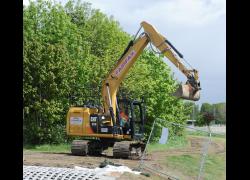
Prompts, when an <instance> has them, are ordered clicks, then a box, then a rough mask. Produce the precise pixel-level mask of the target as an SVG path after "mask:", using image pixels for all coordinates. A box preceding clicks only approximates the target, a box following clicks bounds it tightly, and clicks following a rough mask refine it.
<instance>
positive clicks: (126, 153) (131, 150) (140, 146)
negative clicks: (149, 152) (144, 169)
mask: <svg viewBox="0 0 250 180" xmlns="http://www.w3.org/2000/svg"><path fill="white" fill-rule="evenodd" d="M144 149H145V144H144V143H142V142H135V141H122V142H116V143H115V144H114V147H113V157H115V158H128V159H138V158H140V157H141V155H142V152H143V150H144Z"/></svg>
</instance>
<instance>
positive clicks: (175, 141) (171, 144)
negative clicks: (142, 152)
mask: <svg viewBox="0 0 250 180" xmlns="http://www.w3.org/2000/svg"><path fill="white" fill-rule="evenodd" d="M186 146H188V140H187V138H186V137H182V136H176V137H171V138H169V140H168V142H167V144H159V143H153V144H148V146H147V149H148V151H149V152H153V151H164V150H166V149H179V148H184V147H186Z"/></svg>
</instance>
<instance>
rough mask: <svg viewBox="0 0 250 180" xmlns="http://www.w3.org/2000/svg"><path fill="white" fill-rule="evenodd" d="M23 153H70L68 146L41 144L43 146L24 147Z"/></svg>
mask: <svg viewBox="0 0 250 180" xmlns="http://www.w3.org/2000/svg"><path fill="white" fill-rule="evenodd" d="M23 150H24V151H37V152H54V153H66V152H70V144H43V145H25V146H24V147H23Z"/></svg>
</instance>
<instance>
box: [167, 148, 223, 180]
mask: <svg viewBox="0 0 250 180" xmlns="http://www.w3.org/2000/svg"><path fill="white" fill-rule="evenodd" d="M200 160H201V155H181V156H170V157H167V158H166V161H165V165H167V166H168V167H170V168H172V169H175V170H178V171H180V172H181V173H182V174H183V175H187V176H190V177H193V178H195V177H197V176H198V173H199V168H200ZM203 170H204V171H203V177H204V179H205V180H223V179H226V154H225V153H222V154H210V155H208V156H207V157H206V161H205V164H204V169H203Z"/></svg>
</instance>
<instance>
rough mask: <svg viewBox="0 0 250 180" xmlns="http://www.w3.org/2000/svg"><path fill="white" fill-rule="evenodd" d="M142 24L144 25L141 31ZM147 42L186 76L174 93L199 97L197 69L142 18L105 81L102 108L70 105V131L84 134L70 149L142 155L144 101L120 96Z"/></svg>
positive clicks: (133, 155) (184, 96)
mask: <svg viewBox="0 0 250 180" xmlns="http://www.w3.org/2000/svg"><path fill="white" fill-rule="evenodd" d="M141 28H143V29H144V32H142V33H141V34H140V35H138V34H139V32H140V30H141ZM148 43H152V44H153V45H154V46H155V47H156V48H157V49H158V50H159V51H160V52H161V53H162V54H164V55H165V56H166V57H167V59H169V60H170V61H171V62H172V63H173V64H174V65H175V66H176V67H177V68H178V69H179V70H180V71H181V72H182V73H183V74H184V75H185V76H186V77H187V81H186V83H185V84H184V85H181V86H180V87H179V88H178V89H177V91H176V93H174V95H175V96H177V97H179V98H183V99H187V100H192V101H198V100H199V99H200V89H201V88H200V82H199V77H198V71H197V70H195V69H187V68H186V67H185V66H184V65H183V63H182V62H181V61H180V60H181V58H183V55H182V54H181V53H180V52H179V51H178V50H177V49H176V48H175V47H174V46H173V45H172V44H171V43H170V41H169V40H167V39H166V38H165V37H164V36H163V35H161V34H160V33H159V32H158V31H157V30H156V29H155V28H154V27H153V26H152V25H150V24H149V23H147V22H145V21H143V22H141V27H140V29H139V31H138V32H137V33H136V35H135V38H134V40H131V41H130V42H129V44H128V47H127V48H126V50H125V51H124V53H123V54H122V56H121V57H120V58H119V60H118V61H117V63H116V65H115V66H114V68H113V69H112V70H111V71H110V73H109V74H108V76H107V77H106V79H105V80H104V81H103V82H102V100H103V108H102V109H100V108H97V107H95V106H91V107H90V106H74V107H70V109H69V111H68V114H67V126H66V129H67V134H68V135H69V136H81V137H83V140H74V141H73V142H72V145H71V152H72V154H74V155H98V154H101V153H102V151H103V150H105V149H107V148H108V147H113V156H114V157H116V158H133V157H139V156H140V155H141V153H142V152H143V150H144V149H145V143H144V142H143V141H142V138H143V133H144V123H145V103H144V102H143V101H138V100H130V99H117V92H118V88H119V85H120V83H121V82H122V81H123V80H124V78H125V76H126V74H127V73H128V71H129V69H130V68H131V67H132V66H133V64H134V63H135V61H136V60H137V58H138V56H139V55H140V54H141V53H142V52H143V50H144V48H145V47H146V46H147V44H148Z"/></svg>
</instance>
